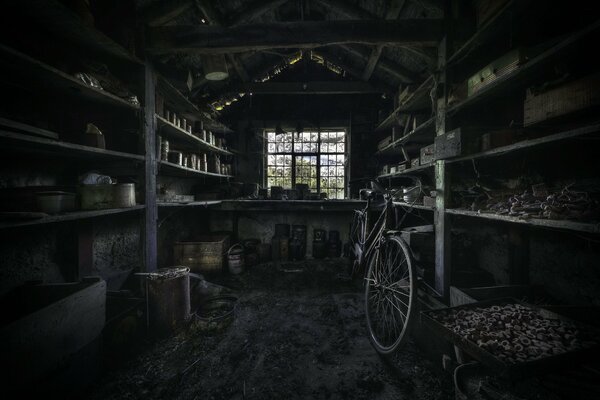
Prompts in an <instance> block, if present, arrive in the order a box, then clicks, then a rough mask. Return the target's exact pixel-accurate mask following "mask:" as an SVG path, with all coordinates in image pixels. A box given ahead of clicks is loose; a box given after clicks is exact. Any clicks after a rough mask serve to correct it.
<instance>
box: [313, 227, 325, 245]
mask: <svg viewBox="0 0 600 400" xmlns="http://www.w3.org/2000/svg"><path fill="white" fill-rule="evenodd" d="M326 240H327V231H326V230H325V229H315V230H313V241H315V242H325V241H326Z"/></svg>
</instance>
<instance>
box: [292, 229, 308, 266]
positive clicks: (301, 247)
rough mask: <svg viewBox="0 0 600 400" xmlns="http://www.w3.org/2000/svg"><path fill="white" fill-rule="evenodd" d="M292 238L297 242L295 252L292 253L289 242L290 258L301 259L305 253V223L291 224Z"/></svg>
mask: <svg viewBox="0 0 600 400" xmlns="http://www.w3.org/2000/svg"><path fill="white" fill-rule="evenodd" d="M292 240H293V241H297V242H298V249H297V253H294V255H292V254H291V253H292V250H291V242H290V256H291V257H292V259H297V260H303V259H304V256H305V255H306V225H293V226H292Z"/></svg>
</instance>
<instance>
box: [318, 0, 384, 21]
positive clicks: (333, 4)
mask: <svg viewBox="0 0 600 400" xmlns="http://www.w3.org/2000/svg"><path fill="white" fill-rule="evenodd" d="M313 1H315V2H316V3H317V4H319V5H320V6H321V7H322V8H325V9H327V10H330V11H333V12H337V13H338V14H341V15H343V16H344V17H346V18H348V19H367V20H368V19H379V18H378V17H377V15H375V14H372V13H370V12H369V11H367V10H365V9H364V8H362V7H359V6H355V5H353V4H351V3H348V2H346V1H342V0H313Z"/></svg>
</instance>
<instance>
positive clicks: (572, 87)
mask: <svg viewBox="0 0 600 400" xmlns="http://www.w3.org/2000/svg"><path fill="white" fill-rule="evenodd" d="M598 105H600V73H597V74H594V75H589V76H586V77H585V78H581V79H578V80H576V81H573V82H569V83H566V84H564V85H562V86H560V87H557V88H555V89H551V90H549V91H547V92H544V93H540V94H534V93H532V92H531V91H530V90H528V91H527V97H526V98H525V110H524V116H523V125H525V126H529V125H533V124H536V123H539V122H542V121H546V120H549V119H552V118H556V117H559V116H563V115H567V114H570V113H572V112H575V111H579V110H583V109H586V108H589V107H592V106H598Z"/></svg>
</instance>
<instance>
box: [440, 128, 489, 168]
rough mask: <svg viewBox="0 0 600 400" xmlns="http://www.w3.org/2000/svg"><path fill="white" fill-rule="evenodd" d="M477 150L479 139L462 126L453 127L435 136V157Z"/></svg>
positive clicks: (464, 153)
mask: <svg viewBox="0 0 600 400" xmlns="http://www.w3.org/2000/svg"><path fill="white" fill-rule="evenodd" d="M478 150H479V140H478V138H477V137H475V135H473V134H472V133H471V132H470V131H467V130H465V129H464V128H458V129H454V130H452V131H450V132H446V134H444V135H440V136H436V138H435V159H436V160H443V159H446V158H452V157H458V156H464V155H467V154H471V153H474V152H477V151H478Z"/></svg>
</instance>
